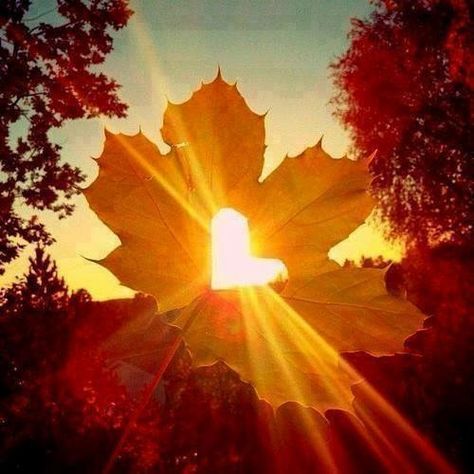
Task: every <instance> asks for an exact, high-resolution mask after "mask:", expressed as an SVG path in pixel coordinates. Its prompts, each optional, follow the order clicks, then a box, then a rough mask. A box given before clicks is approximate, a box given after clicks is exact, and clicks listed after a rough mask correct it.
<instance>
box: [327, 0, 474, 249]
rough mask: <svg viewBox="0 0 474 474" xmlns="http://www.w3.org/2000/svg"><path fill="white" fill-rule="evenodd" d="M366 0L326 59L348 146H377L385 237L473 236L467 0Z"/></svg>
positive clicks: (453, 239) (411, 241)
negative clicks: (366, 8) (343, 46)
mask: <svg viewBox="0 0 474 474" xmlns="http://www.w3.org/2000/svg"><path fill="white" fill-rule="evenodd" d="M373 3H374V11H373V13H372V14H371V15H370V16H369V17H368V19H365V20H360V19H355V20H353V24H352V30H351V32H350V41H351V42H350V46H349V49H348V50H347V51H346V53H344V54H343V55H342V57H341V58H339V60H338V61H337V62H335V63H334V64H333V73H334V79H335V85H336V88H337V95H336V97H335V99H334V103H335V106H336V113H337V115H338V116H339V117H340V118H341V120H342V123H343V124H344V125H345V126H346V127H347V128H348V129H349V131H350V132H351V135H352V139H353V143H354V149H355V151H356V153H358V154H359V155H360V156H368V155H369V154H370V153H372V152H373V151H374V150H377V154H376V156H375V158H374V160H373V161H372V163H371V171H372V173H373V175H374V177H375V179H374V181H373V184H372V190H373V193H374V194H375V196H376V198H377V202H378V212H379V215H380V216H381V217H382V218H383V220H385V222H386V223H388V224H389V226H390V230H389V234H390V236H391V237H395V238H402V239H403V240H405V242H406V243H407V244H408V246H420V245H422V246H429V247H432V246H436V245H438V244H440V243H443V242H450V243H455V244H463V245H464V244H466V243H470V244H472V237H473V223H474V212H473V206H472V202H473V200H474V159H473V150H474V133H473V123H474V122H473V120H474V89H473V88H474V53H473V52H474V19H473V15H474V4H473V2H472V1H471V0H386V1H383V0H376V1H374V2H373Z"/></svg>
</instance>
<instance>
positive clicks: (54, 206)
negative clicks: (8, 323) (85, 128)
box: [0, 0, 131, 272]
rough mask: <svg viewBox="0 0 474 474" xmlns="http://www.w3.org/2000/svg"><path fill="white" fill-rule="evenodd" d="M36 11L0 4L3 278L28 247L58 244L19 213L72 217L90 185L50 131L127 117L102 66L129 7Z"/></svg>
mask: <svg viewBox="0 0 474 474" xmlns="http://www.w3.org/2000/svg"><path fill="white" fill-rule="evenodd" d="M38 3H40V2H38ZM31 4H32V1H31V0H4V1H2V2H0V220H1V222H2V225H1V227H0V272H2V271H3V267H4V265H5V264H6V263H8V262H10V261H11V260H13V259H14V258H16V257H17V256H18V254H19V251H20V250H21V248H22V247H23V246H24V244H25V243H27V242H30V243H31V242H42V243H43V244H48V243H50V242H51V240H52V238H51V236H50V235H48V233H47V232H46V230H45V228H44V227H43V226H42V225H41V223H40V222H39V221H38V219H37V218H36V217H32V218H29V217H26V213H24V212H19V208H20V206H21V207H22V208H23V209H24V208H25V206H27V207H29V208H30V209H33V211H34V210H44V209H49V210H52V211H55V212H57V213H58V216H59V217H64V216H67V215H69V214H70V213H71V212H72V209H73V206H72V205H71V202H70V201H69V199H70V198H71V197H72V196H73V195H74V194H76V193H77V192H78V186H77V185H78V184H79V183H80V182H81V181H82V180H83V179H84V177H83V175H82V174H81V172H80V170H79V169H78V168H75V167H72V166H71V165H69V164H67V163H64V162H61V160H60V151H61V146H60V145H58V144H57V143H53V141H52V140H51V137H50V131H51V130H52V129H55V128H58V127H60V126H61V125H62V124H64V122H65V121H67V120H71V119H79V118H92V117H97V116H99V115H100V114H104V115H107V116H118V117H123V116H124V114H125V111H126V105H125V104H123V103H122V102H120V100H119V99H118V97H117V89H118V87H119V85H118V84H117V83H116V82H115V81H114V80H113V79H111V78H109V77H107V76H106V75H104V74H102V73H100V72H97V65H99V64H101V63H103V62H104V60H105V57H106V56H107V54H108V53H110V51H111V50H112V37H111V35H110V33H111V30H118V29H121V28H123V27H124V26H125V25H126V23H127V21H128V19H129V17H130V15H131V10H130V9H129V8H128V0H89V1H88V0H57V2H56V8H55V9H54V11H46V12H45V13H47V15H39V16H37V17H36V18H33V17H31V16H30V17H28V13H29V10H30V8H31ZM51 16H53V21H51V22H50V23H48V22H45V21H43V19H44V18H50V17H51Z"/></svg>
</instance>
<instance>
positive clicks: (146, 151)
mask: <svg viewBox="0 0 474 474" xmlns="http://www.w3.org/2000/svg"><path fill="white" fill-rule="evenodd" d="M162 136H163V140H164V141H165V142H166V143H167V144H168V145H169V146H170V151H169V152H168V153H166V154H162V153H161V152H160V151H159V149H158V147H157V146H156V145H155V144H154V143H152V142H151V141H150V140H148V139H147V138H146V137H145V136H144V135H143V134H142V133H138V134H137V135H134V136H127V135H123V134H117V135H115V134H111V133H109V132H106V140H105V146H104V150H103V153H102V155H101V157H100V158H99V160H98V164H99V176H98V178H97V179H96V181H95V182H94V183H93V184H92V185H91V186H90V187H89V188H88V189H87V190H86V191H85V194H86V197H87V199H88V202H89V204H90V206H91V208H92V209H93V210H94V211H95V212H96V213H97V214H98V216H99V217H100V219H101V220H102V221H103V222H104V223H105V224H106V225H108V226H109V227H110V229H112V231H113V232H115V233H116V234H117V236H118V237H119V238H120V241H121V245H120V246H119V247H118V248H116V249H115V250H114V251H113V252H112V253H111V254H109V255H108V256H107V257H106V258H105V259H104V260H102V261H101V264H102V265H104V266H105V267H106V268H108V269H109V270H110V271H112V272H113V273H114V274H115V275H116V276H117V277H118V278H119V280H120V281H121V283H122V284H124V285H126V286H128V287H130V288H133V289H136V290H140V291H143V292H146V293H150V294H152V295H154V296H155V297H156V298H157V300H158V302H159V305H160V309H161V311H162V312H165V311H168V310H171V309H177V308H182V309H180V310H179V311H178V316H177V318H176V319H175V321H174V324H176V325H178V326H179V327H181V328H183V327H184V328H185V329H186V333H185V340H186V342H187V344H188V346H189V347H190V348H191V351H192V354H193V359H194V363H195V364H196V365H202V364H212V363H214V362H216V361H218V360H223V361H225V362H226V363H227V364H228V365H229V366H230V367H231V368H233V369H235V370H236V371H237V372H238V373H239V374H240V376H241V377H242V378H243V379H244V380H246V381H249V382H251V383H252V384H253V385H254V386H255V388H256V389H257V392H258V393H259V395H260V396H261V397H262V398H265V399H267V400H269V401H270V402H271V403H272V404H273V405H275V406H277V405H279V404H281V403H283V402H285V401H287V400H295V401H298V402H300V403H302V404H305V405H309V406H313V407H315V408H319V409H325V408H327V407H331V406H340V407H342V406H345V407H347V406H348V405H349V404H350V399H351V394H350V385H351V383H352V381H353V378H354V374H351V373H349V372H348V371H347V370H343V369H342V368H341V366H340V361H339V353H340V352H341V351H352V350H365V351H371V352H375V353H388V352H394V351H397V350H400V349H401V348H402V341H403V340H404V339H405V337H407V336H408V335H409V334H411V333H413V332H414V331H415V330H416V329H417V328H418V327H419V326H420V323H421V321H422V314H421V313H419V312H418V310H417V309H416V308H414V307H413V306H412V305H411V304H410V303H408V302H407V301H405V300H401V299H397V298H394V297H393V296H390V295H389V294H387V292H386V290H385V285H384V272H383V271H382V270H378V269H368V268H366V269H356V268H341V267H339V266H338V265H337V264H336V263H335V262H333V261H330V260H329V259H328V256H327V254H328V251H329V249H330V248H331V247H332V246H334V245H335V244H336V243H338V242H340V241H341V240H343V239H344V238H346V237H347V235H348V234H349V233H350V232H352V231H353V230H354V229H356V228H357V227H358V226H359V225H360V224H361V223H362V222H363V221H364V220H365V218H366V217H367V215H368V214H369V212H370V210H371V208H372V202H371V199H370V198H369V196H368V194H367V192H366V188H367V186H368V183H369V179H370V176H369V173H368V169H367V163H366V162H364V161H359V162H356V161H352V160H349V159H347V158H342V159H333V158H331V157H330V156H329V155H328V154H327V153H325V152H324V150H323V149H322V147H321V143H318V144H317V145H315V146H313V147H311V148H308V149H307V150H305V151H304V152H303V153H302V154H301V155H299V156H297V157H294V158H289V157H286V158H285V160H284V161H283V163H282V164H281V165H280V166H279V167H278V168H277V169H276V170H275V171H273V172H272V173H271V174H270V175H269V176H268V177H267V178H266V179H265V180H264V181H263V182H259V180H258V178H259V176H260V174H261V171H262V167H263V154H264V151H265V129H264V116H263V115H258V114H256V113H254V112H252V111H251V110H250V109H249V107H248V106H247V104H246V103H245V101H244V99H243V97H242V96H241V95H240V93H239V91H238V90H237V87H236V86H235V85H230V84H228V83H226V82H225V81H224V80H223V79H222V78H221V76H220V74H218V76H217V77H216V78H215V79H214V81H212V82H211V83H209V84H204V85H202V87H201V88H200V89H199V90H198V91H196V92H195V93H194V94H193V95H192V97H191V98H190V99H189V100H188V101H187V102H185V103H183V104H179V105H176V104H171V103H170V104H168V107H167V109H166V111H165V115H164V123H163V128H162ZM227 207H230V208H233V209H236V210H237V211H239V212H241V213H242V214H244V215H245V216H246V217H247V218H248V219H249V223H250V228H251V238H252V242H254V243H256V245H257V247H258V250H257V254H258V255H259V256H265V257H267V256H268V257H274V258H278V259H281V260H282V261H283V262H284V263H285V264H286V266H287V268H288V273H289V280H288V284H287V286H286V287H285V288H284V290H283V292H282V293H281V295H278V294H276V293H275V292H273V290H271V289H269V288H261V289H256V288H254V289H252V288H244V289H240V290H238V291H237V290H236V291H221V292H212V291H210V290H209V281H210V235H209V226H210V220H211V218H212V216H214V215H215V214H216V212H217V211H218V210H219V209H221V208H227ZM191 321H192V324H190V322H191ZM146 331H147V329H146V328H144V329H143V340H144V341H146V340H147V334H146ZM152 339H153V338H152ZM153 343H154V344H156V339H154V340H153ZM143 344H144V345H146V342H144V343H143ZM129 349H130V350H133V348H129ZM151 349H152V350H153V347H152V348H151Z"/></svg>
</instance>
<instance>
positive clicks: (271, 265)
mask: <svg viewBox="0 0 474 474" xmlns="http://www.w3.org/2000/svg"><path fill="white" fill-rule="evenodd" d="M211 253H212V256H211V259H212V276H211V288H212V289H213V290H226V289H230V288H240V287H244V286H265V285H268V284H271V283H274V282H277V281H286V279H287V278H288V271H287V268H286V266H285V264H284V263H283V262H282V261H281V260H278V259H276V258H258V257H254V256H252V254H251V245H250V233H249V225H248V221H247V219H246V218H245V217H244V216H243V215H242V214H241V213H240V212H237V211H236V210H234V209H231V208H223V209H221V210H220V211H219V212H217V214H216V215H215V216H214V217H213V219H212V221H211Z"/></svg>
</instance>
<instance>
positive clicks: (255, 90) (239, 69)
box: [0, 0, 396, 299]
mask: <svg viewBox="0 0 474 474" xmlns="http://www.w3.org/2000/svg"><path fill="white" fill-rule="evenodd" d="M54 3H55V2H53V1H52V0H38V1H37V2H36V3H35V4H34V6H33V10H32V12H31V15H35V14H37V13H41V12H44V11H49V10H50V9H51V8H52V6H54ZM130 3H131V7H132V9H133V10H134V12H135V14H134V15H133V17H132V18H131V19H130V21H129V24H128V26H127V27H126V28H125V29H123V30H121V31H120V32H118V33H116V34H115V35H114V38H115V42H114V50H113V52H112V53H111V54H110V55H109V56H108V58H107V61H106V63H105V64H104V65H103V66H101V68H100V69H101V70H102V71H104V72H105V73H106V74H108V75H110V76H112V77H113V78H115V79H116V80H117V81H118V82H119V83H120V84H121V85H122V88H121V89H120V92H119V94H120V97H121V98H122V100H123V101H125V102H126V103H127V104H128V105H129V111H128V117H127V118H125V119H120V120H119V119H117V120H106V121H104V120H99V119H97V120H89V121H86V120H80V121H72V122H69V123H67V124H66V125H65V126H64V127H63V128H61V129H60V130H57V131H55V132H54V133H53V135H52V136H53V138H54V139H55V140H57V141H58V143H60V144H61V145H62V147H63V150H62V156H63V159H64V160H66V161H68V162H70V163H72V164H75V165H77V166H79V167H80V168H81V169H82V170H83V171H84V172H85V173H86V175H87V183H90V182H92V181H93V180H94V179H95V177H96V176H97V164H96V163H95V162H94V160H93V159H91V158H92V157H98V156H99V155H100V153H101V150H102V148H103V142H104V133H103V128H104V125H106V126H107V128H109V129H111V130H112V131H114V132H119V131H120V132H122V133H130V134H133V133H136V132H137V131H138V129H139V127H141V129H142V131H143V133H145V135H147V136H148V137H149V138H150V139H151V140H153V141H155V142H156V143H158V145H159V147H160V148H161V150H162V151H165V150H166V146H165V145H164V143H163V141H162V140H161V137H160V132H159V130H160V127H161V124H162V117H163V112H164V110H165V106H166V100H167V99H169V100H171V101H172V102H175V103H176V102H183V101H186V100H187V99H189V97H190V96H191V94H192V92H193V91H194V90H196V89H198V88H199V87H200V84H201V81H204V82H209V81H211V80H212V79H213V78H214V77H215V75H216V72H217V68H218V67H220V69H221V72H222V76H223V78H224V79H225V80H226V81H228V82H235V81H237V83H238V87H239V90H240V92H241V93H242V95H243V96H244V97H245V98H246V101H247V103H248V104H249V106H250V107H251V108H252V109H253V110H254V111H255V112H258V113H263V112H266V111H268V114H267V116H266V120H265V125H266V143H267V145H268V148H267V152H266V155H265V168H264V171H263V174H264V175H265V174H267V173H268V172H269V171H271V170H272V169H273V168H274V167H275V166H277V165H278V163H279V162H281V160H282V159H283V158H284V156H285V155H286V154H287V153H288V154H289V155H296V154H298V153H300V152H302V151H303V150H304V149H305V148H306V147H308V146H310V145H313V144H315V143H316V142H317V141H318V140H319V139H320V137H321V136H323V137H324V138H323V147H324V148H325V150H326V151H327V152H329V153H330V154H331V155H332V156H335V157H340V156H342V155H344V154H345V153H346V152H348V150H349V146H350V142H349V138H348V135H347V133H346V132H345V131H344V130H343V129H342V127H341V126H340V124H339V123H338V122H337V120H336V119H335V118H334V117H333V116H332V111H333V109H332V106H331V105H330V103H329V101H330V98H331V96H332V95H333V93H334V91H333V87H332V83H331V79H330V70H329V67H328V66H329V64H330V63H331V61H333V60H334V59H335V58H337V57H338V56H339V55H340V54H342V53H343V52H344V51H345V49H346V48H347V46H348V39H347V33H348V31H349V28H350V19H351V18H352V17H364V16H366V15H367V14H368V12H369V11H370V5H369V3H368V0H319V1H318V0H307V1H291V2H289V1H286V0H274V1H270V0H268V1H267V0H265V1H264V0H259V1H255V0H248V1H241V0H220V1H217V0H194V1H183V0H174V1H172V0H169V1H161V0H132V1H131V2H130ZM49 15H51V16H52V17H50V18H48V15H47V16H45V17H43V18H42V20H43V21H46V20H53V21H54V16H55V13H54V12H52V13H50V14H49ZM75 202H76V210H75V212H74V214H73V215H72V216H71V217H69V218H67V219H65V220H61V221H59V220H58V219H57V218H56V216H55V215H53V214H52V213H48V212H46V213H43V214H42V215H41V219H42V221H43V222H45V224H46V226H47V228H48V229H49V230H50V232H51V233H52V235H53V236H54V237H55V239H56V243H55V244H54V245H53V246H52V247H51V248H50V252H51V254H52V256H53V257H54V258H55V259H56V261H57V264H58V268H59V272H60V273H61V274H62V275H63V276H64V277H65V279H66V282H67V283H68V285H69V286H70V288H71V289H78V288H86V289H87V290H88V291H89V292H90V293H91V295H92V296H93V297H94V298H96V299H107V298H113V297H126V296H130V295H132V294H133V292H132V291H131V290H129V289H128V288H125V287H122V286H120V284H119V282H118V281H117V279H116V278H115V277H114V276H113V275H112V274H111V273H110V272H108V271H107V270H105V269H104V268H102V267H101V266H100V265H98V264H96V263H94V262H93V261H91V260H100V259H101V258H103V257H104V256H105V255H107V254H108V253H109V252H110V251H111V250H113V249H114V248H115V247H116V246H117V245H119V240H118V238H117V237H116V236H115V235H114V234H113V233H112V232H111V231H110V230H109V229H108V228H107V227H106V226H105V225H104V224H102V223H101V222H100V221H99V219H98V218H97V216H96V215H95V214H94V213H93V212H92V211H91V210H90V209H89V207H88V205H87V202H86V200H85V198H84V197H83V196H78V197H77V198H76V199H75ZM364 248H365V249H371V251H372V252H374V251H377V249H382V248H383V249H384V252H385V254H386V255H387V256H390V253H389V249H388V248H387V247H386V246H384V245H383V243H382V242H381V239H380V236H377V235H376V234H375V233H374V232H372V231H370V230H367V229H361V230H359V231H357V232H356V235H355V236H354V235H353V236H352V237H351V238H350V239H349V240H348V241H346V242H344V243H343V244H341V245H340V246H339V247H338V252H333V256H334V255H335V256H336V257H338V258H339V259H340V258H342V256H344V255H353V256H355V257H357V256H358V255H359V254H360V253H361V252H363V249H364ZM365 253H367V252H365ZM395 254H396V251H395ZM395 254H394V255H395ZM27 256H28V252H25V253H24V255H23V256H22V257H21V258H20V259H18V260H17V261H15V262H14V263H13V264H11V265H10V267H9V268H8V269H7V272H6V274H5V275H4V276H3V277H1V278H0V284H5V283H8V282H10V281H12V280H13V279H14V278H15V277H17V276H19V275H21V274H22V273H23V272H24V271H25V270H26V266H27Z"/></svg>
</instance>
